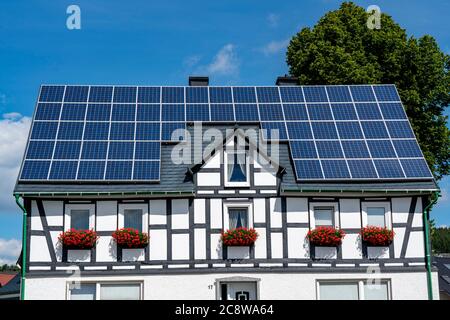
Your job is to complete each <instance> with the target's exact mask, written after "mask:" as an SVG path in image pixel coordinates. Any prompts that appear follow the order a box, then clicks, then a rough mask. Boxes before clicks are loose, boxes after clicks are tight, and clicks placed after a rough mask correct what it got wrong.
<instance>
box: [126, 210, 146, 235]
mask: <svg viewBox="0 0 450 320" xmlns="http://www.w3.org/2000/svg"><path fill="white" fill-rule="evenodd" d="M123 215H124V222H123V226H124V228H133V229H136V230H139V231H142V210H140V209H125V210H124V211H123Z"/></svg>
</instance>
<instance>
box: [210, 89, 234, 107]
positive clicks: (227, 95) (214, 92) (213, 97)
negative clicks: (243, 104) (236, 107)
mask: <svg viewBox="0 0 450 320" xmlns="http://www.w3.org/2000/svg"><path fill="white" fill-rule="evenodd" d="M209 100H210V102H211V103H232V102H233V96H232V94H231V87H210V88H209Z"/></svg>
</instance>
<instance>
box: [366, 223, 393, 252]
mask: <svg viewBox="0 0 450 320" xmlns="http://www.w3.org/2000/svg"><path fill="white" fill-rule="evenodd" d="M360 235H361V239H362V241H364V242H366V243H367V244H369V245H371V246H382V247H385V246H388V245H390V244H391V242H392V241H393V240H394V235H395V233H394V231H392V230H390V229H388V228H386V227H384V228H383V227H375V226H367V227H365V228H362V229H361V232H360Z"/></svg>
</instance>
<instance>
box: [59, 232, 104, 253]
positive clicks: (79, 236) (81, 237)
mask: <svg viewBox="0 0 450 320" xmlns="http://www.w3.org/2000/svg"><path fill="white" fill-rule="evenodd" d="M98 238H99V236H98V235H97V233H96V232H95V231H94V230H75V229H70V230H68V231H66V232H63V233H61V234H60V235H59V237H58V240H59V241H60V242H61V243H62V245H63V247H64V249H67V250H83V249H92V248H93V247H94V246H95V244H96V243H97V240H98Z"/></svg>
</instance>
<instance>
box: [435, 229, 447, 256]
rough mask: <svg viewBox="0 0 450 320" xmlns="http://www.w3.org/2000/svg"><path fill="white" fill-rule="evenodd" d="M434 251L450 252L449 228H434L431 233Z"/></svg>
mask: <svg viewBox="0 0 450 320" xmlns="http://www.w3.org/2000/svg"><path fill="white" fill-rule="evenodd" d="M431 247H432V249H433V252H434V253H450V228H436V229H434V231H433V232H432V234H431Z"/></svg>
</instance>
